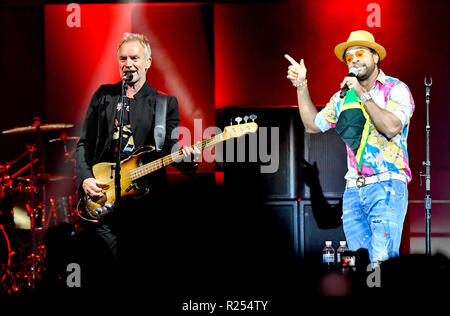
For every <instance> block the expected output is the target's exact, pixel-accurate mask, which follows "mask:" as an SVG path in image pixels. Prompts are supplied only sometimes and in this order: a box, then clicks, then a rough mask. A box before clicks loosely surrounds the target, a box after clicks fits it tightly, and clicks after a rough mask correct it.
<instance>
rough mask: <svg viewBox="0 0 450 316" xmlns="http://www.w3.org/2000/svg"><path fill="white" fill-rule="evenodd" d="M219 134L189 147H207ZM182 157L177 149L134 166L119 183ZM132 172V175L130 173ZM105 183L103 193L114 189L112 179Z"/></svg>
mask: <svg viewBox="0 0 450 316" xmlns="http://www.w3.org/2000/svg"><path fill="white" fill-rule="evenodd" d="M220 135H221V134H219V135H216V136H214V137H212V138H210V139H207V140H204V141H202V142H201V143H198V144H194V145H192V146H190V147H193V146H196V147H197V148H200V149H201V150H203V149H205V148H206V147H209V146H211V145H213V143H218V142H219V141H220V140H218V138H219V137H220ZM216 141H217V142H216ZM199 145H200V147H199ZM182 158H183V151H182V150H179V151H178V152H175V153H172V154H170V155H168V156H165V157H162V158H160V159H157V160H155V161H152V162H150V163H148V164H145V165H144V166H140V167H138V168H135V169H133V170H131V171H128V172H127V173H125V174H124V176H122V177H121V178H120V184H121V186H122V184H124V183H123V182H125V184H126V183H128V182H130V180H131V181H133V180H136V179H138V178H140V177H137V175H138V174H139V173H140V172H144V173H147V174H148V173H151V172H154V171H156V170H158V169H161V168H162V167H164V166H168V165H170V164H171V163H173V162H174V161H176V160H179V159H182ZM158 161H161V162H162V164H161V162H159V163H158ZM155 167H156V168H155ZM138 169H139V171H136V170H138ZM149 169H150V170H151V171H150V172H145V171H148V170H149ZM133 172H134V175H132V173H133ZM106 184H108V185H109V186H110V187H109V188H107V189H106V190H105V191H104V192H105V193H106V192H108V191H111V190H113V189H114V191H115V187H114V186H113V184H114V181H109V182H106Z"/></svg>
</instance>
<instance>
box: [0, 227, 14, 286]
mask: <svg viewBox="0 0 450 316" xmlns="http://www.w3.org/2000/svg"><path fill="white" fill-rule="evenodd" d="M11 254H12V252H11V243H10V242H9V238H8V235H7V234H6V231H5V228H4V226H3V225H0V285H3V282H5V279H6V276H7V275H8V269H9V266H10V264H11Z"/></svg>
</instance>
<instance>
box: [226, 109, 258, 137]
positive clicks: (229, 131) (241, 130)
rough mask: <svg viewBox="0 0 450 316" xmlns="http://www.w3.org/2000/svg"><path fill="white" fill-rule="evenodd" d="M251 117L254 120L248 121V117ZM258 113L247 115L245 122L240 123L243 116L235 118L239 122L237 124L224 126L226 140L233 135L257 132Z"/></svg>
mask: <svg viewBox="0 0 450 316" xmlns="http://www.w3.org/2000/svg"><path fill="white" fill-rule="evenodd" d="M249 118H250V119H251V120H252V121H253V122H251V123H247V120H248V119H249ZM255 119H256V115H250V117H248V116H245V117H244V120H245V123H243V124H240V122H241V121H242V118H240V117H237V118H236V119H235V120H236V122H238V124H237V125H230V126H227V127H225V128H224V130H223V135H224V140H226V139H230V138H233V137H241V136H242V135H245V134H248V133H255V132H256V131H257V130H258V124H256V123H255Z"/></svg>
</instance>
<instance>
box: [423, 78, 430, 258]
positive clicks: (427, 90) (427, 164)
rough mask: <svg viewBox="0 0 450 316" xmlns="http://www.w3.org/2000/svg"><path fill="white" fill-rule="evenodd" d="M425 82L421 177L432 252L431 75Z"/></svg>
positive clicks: (426, 227) (428, 248)
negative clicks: (425, 110) (425, 123)
mask: <svg viewBox="0 0 450 316" xmlns="http://www.w3.org/2000/svg"><path fill="white" fill-rule="evenodd" d="M424 83H425V87H426V88H425V102H426V104H427V125H426V127H425V131H426V159H427V160H426V161H422V165H423V166H425V174H423V173H422V172H420V177H425V248H426V254H427V255H428V256H429V255H430V254H431V241H430V239H431V238H430V235H431V221H430V220H431V195H430V191H431V190H430V187H431V175H430V169H431V161H430V87H431V85H432V84H433V79H432V78H431V77H430V81H429V82H427V78H426V77H425V79H424ZM420 180H421V181H420V186H422V178H420Z"/></svg>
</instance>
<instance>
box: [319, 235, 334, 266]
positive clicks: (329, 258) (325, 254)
mask: <svg viewBox="0 0 450 316" xmlns="http://www.w3.org/2000/svg"><path fill="white" fill-rule="evenodd" d="M322 259H323V265H324V266H325V267H326V268H327V269H328V270H331V269H333V268H334V264H335V259H334V249H333V246H332V242H331V241H330V240H327V241H325V248H323V250H322Z"/></svg>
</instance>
